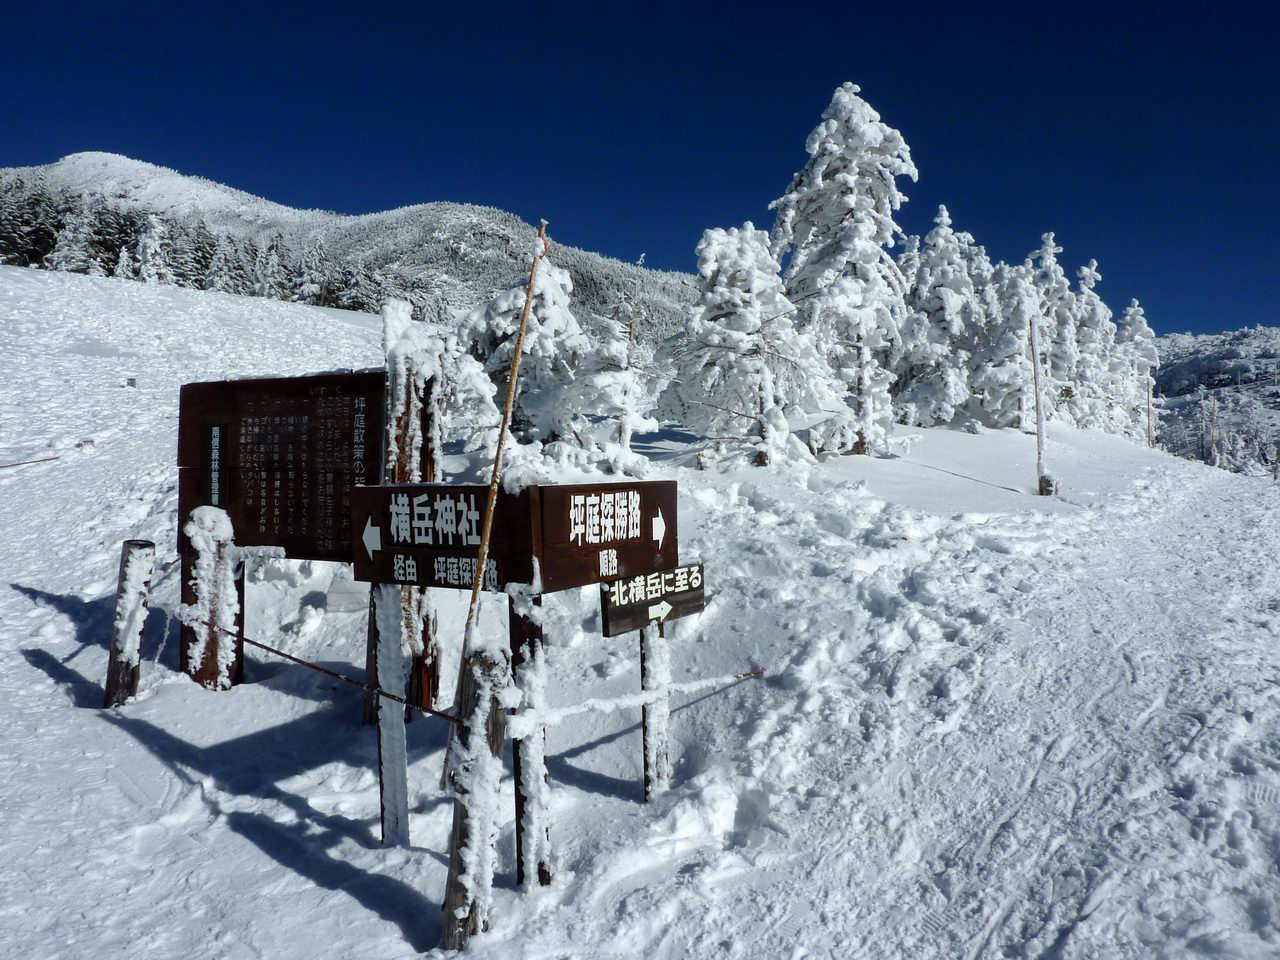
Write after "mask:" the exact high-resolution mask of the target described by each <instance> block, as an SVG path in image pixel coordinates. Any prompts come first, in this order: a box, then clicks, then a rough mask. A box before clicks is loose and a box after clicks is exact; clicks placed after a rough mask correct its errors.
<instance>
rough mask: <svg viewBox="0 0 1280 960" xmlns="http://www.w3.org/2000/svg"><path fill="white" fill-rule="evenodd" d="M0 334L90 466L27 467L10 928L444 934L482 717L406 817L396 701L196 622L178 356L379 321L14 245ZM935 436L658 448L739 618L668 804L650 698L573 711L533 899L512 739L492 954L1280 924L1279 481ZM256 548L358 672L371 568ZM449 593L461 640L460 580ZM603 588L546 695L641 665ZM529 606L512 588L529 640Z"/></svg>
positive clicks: (57, 447)
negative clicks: (381, 826) (125, 591)
mask: <svg viewBox="0 0 1280 960" xmlns="http://www.w3.org/2000/svg"><path fill="white" fill-rule="evenodd" d="M87 339H92V340H93V341H94V342H95V343H98V344H101V345H102V347H103V349H101V350H95V351H94V352H90V353H86V352H84V351H82V350H81V351H77V350H76V349H74V348H75V346H76V345H77V344H82V343H84V342H85V341H86V340H87ZM0 357H2V358H3V363H4V367H5V374H6V376H5V377H4V378H3V380H2V381H0V463H11V462H13V461H17V460H23V459H31V458H36V457H41V456H49V455H52V454H55V453H56V454H58V455H59V459H57V460H53V461H49V462H44V463H36V464H29V465H26V466H21V467H14V468H8V469H4V470H0V524H3V526H4V529H5V530H6V536H5V537H3V538H0V577H2V578H3V579H2V581H0V582H3V583H4V584H5V585H6V588H4V589H0V682H2V683H3V686H4V689H5V691H6V696H5V698H4V701H3V705H2V706H0V718H2V721H3V724H4V727H5V730H6V750H5V751H4V752H3V755H0V809H3V810H4V812H5V815H4V817H3V818H0V883H2V884H3V887H4V889H5V890H6V891H7V893H6V897H5V901H4V905H3V907H0V944H3V947H4V949H3V950H0V952H2V953H6V954H9V953H12V954H14V955H22V956H32V957H65V958H79V957H86V958H88V957H95V958H98V957H130V958H141V960H159V958H179V957H181V958H186V957H190V956H219V957H228V958H241V957H244V958H248V957H263V956H266V957H272V958H284V960H288V958H293V957H298V958H303V957H305V958H307V960H327V958H339V957H348V956H351V955H352V953H353V952H357V951H358V952H360V953H361V954H368V955H371V956H378V957H385V958H407V957H413V956H418V955H421V954H423V953H428V954H430V952H431V951H432V950H433V949H434V947H435V945H436V943H437V942H438V939H439V934H440V929H441V918H440V910H439V905H440V902H441V900H442V895H443V889H444V881H445V873H446V865H445V862H444V861H445V859H446V858H447V852H448V848H447V844H448V834H449V829H450V823H451V812H452V811H451V808H452V804H451V802H449V799H448V798H447V796H446V795H445V794H442V793H441V792H440V791H439V790H438V782H439V774H440V764H441V760H442V758H443V752H444V742H445V724H444V722H442V721H438V720H434V719H429V718H421V719H416V720H415V721H414V722H413V723H410V724H408V726H407V728H406V753H407V761H408V779H407V801H408V803H407V808H408V819H409V825H410V827H411V835H412V838H413V845H412V846H407V847H383V846H382V845H381V844H380V842H379V837H378V829H377V827H378V816H379V809H378V778H377V748H376V743H375V738H374V734H373V731H372V730H370V729H369V728H365V727H362V726H360V722H359V718H360V708H361V693H360V691H359V690H357V689H355V688H348V687H347V686H346V685H341V684H338V683H336V682H335V681H333V680H332V679H330V678H326V677H324V676H323V675H321V674H317V673H315V672H312V671H309V670H305V669H303V668H301V667H296V666H294V665H292V664H287V663H283V662H280V661H277V660H274V659H272V658H270V657H268V656H266V655H263V654H258V653H255V652H253V651H252V650H251V651H250V653H249V662H248V664H247V668H246V673H247V682H246V683H244V684H242V685H239V686H237V687H235V688H234V689H232V690H230V691H226V692H211V691H206V690H203V689H201V688H199V687H197V686H196V685H195V684H192V683H191V682H190V681H189V680H188V679H186V678H185V677H183V676H181V675H180V674H178V673H177V662H176V661H177V649H176V643H177V640H176V638H177V633H178V631H177V630H176V629H174V628H173V627H174V623H173V620H172V615H173V613H174V611H175V610H176V608H177V599H178V598H177V592H178V590H177V588H178V583H177V579H178V573H177V566H176V563H175V555H174V536H175V532H176V528H177V524H178V517H177V515H176V501H177V494H176V468H175V467H174V466H173V463H174V460H175V455H174V454H175V448H176V422H177V421H176V415H177V397H178V386H179V385H180V384H181V383H183V382H187V381H192V380H200V379H213V378H216V377H226V376H247V375H259V376H262V375H270V374H297V373H304V372H314V371H320V370H327V369H334V368H335V367H351V368H362V367H369V366H373V365H376V364H380V363H381V362H382V341H381V327H380V325H379V322H378V319H377V318H376V317H373V316H360V315H353V314H343V313H341V312H338V311H327V310H320V309H317V308H310V307H303V306H299V305H293V304H285V303H279V302H270V301H263V300H255V299H250V298H237V297H233V296H230V295H225V294H212V293H200V292H195V291H189V290H182V289H175V288H170V287H157V286H147V285H143V284H138V283H133V282H129V281H123V280H115V279H111V278H91V277H83V276H79V275H69V274H59V273H49V272H41V271H32V270H20V269H15V268H0ZM130 376H132V377H137V378H138V387H136V388H127V387H124V386H123V385H122V384H123V382H124V380H125V378H126V377H130ZM918 432H919V433H920V440H919V441H918V442H917V443H915V444H914V445H912V446H911V448H910V450H909V452H903V453H901V454H900V455H898V456H896V457H892V458H873V457H836V458H833V459H830V460H826V461H825V462H821V463H815V464H811V465H791V466H788V467H787V468H786V469H773V468H756V467H750V466H742V467H736V468H733V469H726V470H723V471H698V470H695V469H692V468H691V467H689V466H686V464H687V463H690V462H691V461H692V460H694V459H695V458H694V456H693V455H692V453H691V452H690V450H689V448H688V445H687V439H686V437H685V436H684V435H682V434H679V433H676V432H674V431H669V432H667V433H664V434H661V435H649V436H644V435H641V436H639V437H637V441H638V442H637V449H640V450H642V451H644V452H646V453H647V454H648V455H649V456H650V457H651V458H652V462H651V464H650V466H649V475H650V476H651V477H654V478H657V479H664V478H671V479H676V480H678V481H679V483H680V517H679V529H680V534H681V541H682V542H681V561H682V562H686V563H687V562H694V561H698V560H701V561H702V562H703V563H705V564H706V571H707V594H708V605H707V609H706V611H705V612H704V613H703V614H701V615H700V616H698V617H693V618H687V619H684V620H680V621H676V622H674V623H672V624H669V625H668V629H667V634H668V638H669V646H670V661H671V666H670V673H671V684H672V687H671V691H672V703H671V760H672V766H673V777H672V781H671V787H670V789H669V791H668V792H667V793H665V794H663V795H662V796H660V797H658V798H656V799H655V800H654V801H653V802H652V803H649V804H645V803H643V802H642V797H643V791H642V786H641V780H640V769H641V746H640V736H639V729H638V722H639V709H638V707H639V704H638V703H635V702H634V701H633V703H632V705H630V706H628V707H627V708H625V709H620V710H615V711H603V710H602V711H594V712H590V713H576V714H573V715H572V717H571V719H570V716H569V715H568V714H564V715H562V716H563V717H564V722H560V723H555V724H553V725H551V726H550V727H548V729H547V740H546V763H547V768H548V771H549V774H550V783H549V786H548V801H549V810H548V814H547V815H548V819H549V826H550V832H551V845H552V847H551V848H552V850H553V851H554V853H555V857H554V861H553V871H554V882H553V884H552V886H551V887H549V888H540V889H537V890H534V891H531V892H524V891H521V890H518V889H516V888H515V886H514V882H513V878H514V867H515V862H514V848H513V824H512V818H513V802H512V785H511V777H510V772H509V767H507V766H506V765H505V764H504V765H502V766H499V765H498V764H497V763H492V764H482V769H481V770H480V771H479V773H480V774H481V775H482V776H484V777H488V778H489V779H490V781H491V782H493V781H498V778H499V777H500V778H501V779H500V781H499V790H500V801H499V805H498V806H496V807H494V808H492V809H491V810H489V811H486V813H487V814H489V815H491V816H492V821H491V823H492V829H493V830H494V831H495V832H496V833H497V836H498V843H497V847H496V850H495V852H494V854H493V855H494V857H495V858H496V867H497V876H496V879H495V882H494V884H493V886H492V888H491V889H489V888H485V887H484V886H483V879H482V877H483V873H484V871H483V870H482V869H480V868H481V867H483V864H482V863H481V862H480V861H479V860H477V859H472V860H470V861H469V863H470V865H471V866H473V867H475V868H476V874H475V875H476V877H477V882H478V883H479V884H480V887H479V888H478V893H480V894H481V895H482V896H483V897H485V898H486V899H487V901H488V902H489V903H490V904H491V910H490V915H489V917H490V922H491V929H490V930H489V932H488V933H487V934H485V935H483V936H481V937H479V938H477V940H476V941H474V943H473V945H472V948H471V951H470V955H472V956H475V957H493V958H504V960H505V958H509V957H512V956H573V957H632V956H672V957H677V956H678V957H693V958H701V957H707V958H710V957H776V956H782V957H800V956H805V957H840V958H846V957H859V956H868V957H871V956H874V957H912V958H947V960H950V958H955V957H986V956H993V957H994V956H1008V957H1037V956H1049V957H1061V958H1077V957H1078V958H1086V957H1108V958H1113V957H1114V958H1122V960H1129V958H1132V960H1139V958H1149V957H1161V956H1166V957H1184V956H1190V955H1200V954H1207V955H1213V954H1218V955H1223V956H1234V957H1245V958H1268V957H1274V956H1275V955H1276V953H1277V950H1278V949H1280V911H1277V909H1276V904H1277V903H1280V869H1278V867H1277V854H1276V851H1277V850H1278V849H1280V755H1277V752H1276V744H1277V743H1280V698H1277V697H1276V695H1275V690H1276V677H1277V668H1278V665H1280V645H1278V644H1277V643H1276V636H1277V632H1278V631H1280V603H1278V601H1277V598H1278V597H1280V571H1277V568H1276V565H1275V562H1274V557H1275V555H1276V552H1277V550H1278V549H1280V522H1278V521H1280V489H1278V488H1277V485H1276V484H1274V483H1273V482H1269V481H1261V480H1257V479H1254V478H1251V477H1248V476H1243V475H1237V474H1232V473H1228V472H1226V471H1221V470H1215V469H1212V468H1209V467H1206V466H1204V465H1202V464H1198V463H1190V462H1186V461H1183V460H1180V459H1177V458H1174V457H1170V456H1169V455H1167V454H1164V453H1162V452H1160V451H1156V450H1149V449H1146V448H1144V447H1142V446H1140V445H1137V444H1134V443H1131V442H1129V441H1127V440H1125V439H1123V438H1121V437H1117V436H1111V435H1105V434H1100V433H1094V432H1088V431H1080V430H1077V429H1074V428H1072V427H1070V426H1068V425H1066V424H1064V423H1052V424H1050V429H1049V432H1048V436H1047V443H1048V449H1047V451H1046V459H1047V461H1048V462H1049V463H1050V464H1051V465H1052V467H1053V471H1054V474H1055V476H1056V477H1057V478H1058V479H1059V480H1060V481H1061V483H1062V495H1061V496H1060V497H1037V496H1033V495H1032V491H1033V489H1034V485H1035V482H1036V478H1035V441H1034V438H1033V437H1031V436H1028V435H1025V434H1023V433H1020V432H1018V431H1016V430H983V431H979V432H977V433H967V432H963V431H959V430H951V429H946V428H929V429H923V430H920V431H918ZM88 438H92V440H93V441H94V442H93V443H92V445H81V446H77V443H79V442H80V441H82V440H84V439H88ZM454 466H456V467H459V468H461V466H462V464H461V461H459V462H458V463H456V464H454ZM130 537H137V538H145V539H150V540H154V541H155V542H156V544H157V558H156V561H157V562H156V572H155V576H154V578H153V583H152V603H151V609H150V611H149V613H148V616H147V620H146V623H145V625H144V629H143V642H142V648H141V655H142V683H141V690H140V694H139V697H138V698H137V699H136V700H135V701H133V702H131V703H129V704H128V705H126V706H124V707H122V708H119V709H116V710H110V711H103V710H100V709H99V705H100V704H101V702H102V697H101V688H100V682H101V680H102V676H103V672H104V669H105V666H106V649H105V647H106V644H107V643H108V641H109V637H110V630H111V627H112V624H113V616H114V594H115V586H116V574H117V569H118V559H119V548H120V541H121V540H123V539H126V538H130ZM249 580H250V582H249V586H248V593H247V598H246V602H247V607H248V609H247V611H246V615H247V625H246V632H247V635H248V636H249V637H251V638H257V639H262V640H264V641H265V642H268V643H271V644H272V645H273V646H279V647H280V648H281V649H283V650H285V651H287V652H289V653H291V654H294V655H297V656H302V657H305V658H306V659H309V660H312V661H315V662H319V663H321V664H323V665H325V666H326V667H329V668H332V669H335V670H339V671H342V672H344V673H347V674H348V675H351V676H355V677H359V676H360V669H361V664H362V663H363V659H364V640H365V629H366V623H367V619H366V618H367V608H366V602H367V590H366V589H364V588H362V587H361V586H360V585H358V584H354V583H352V581H351V578H350V573H349V571H346V570H344V569H343V568H341V567H338V566H333V565H326V564H319V563H297V562H284V561H275V560H262V561H260V562H259V564H258V566H257V569H256V570H254V571H251V573H250V578H249ZM437 596H438V597H439V611H440V630H441V633H442V636H446V637H451V638H453V637H456V636H457V633H458V631H459V630H460V629H461V624H462V621H463V617H464V616H465V611H466V598H465V595H464V594H445V593H444V592H438V593H437ZM597 598H598V591H596V590H594V589H588V590H583V591H573V592H569V593H564V594H556V595H554V596H551V597H548V598H547V600H546V602H545V603H544V606H543V616H544V622H545V631H546V647H545V657H546V664H545V672H546V690H545V696H546V700H547V704H546V708H547V711H548V715H551V714H552V712H554V711H557V710H567V709H568V708H571V707H573V706H574V705H577V704H581V703H582V702H583V701H586V700H590V699H592V698H600V699H605V700H608V699H611V698H615V697H640V696H641V695H640V692H639V661H638V653H639V651H638V641H637V638H636V637H635V636H634V635H631V636H623V637H618V638H615V639H611V640H605V639H602V638H601V637H600V636H599V611H598V599H597ZM506 603H507V598H506V597H505V596H501V595H498V596H494V597H487V598H486V600H485V602H484V603H483V604H482V606H481V610H480V617H479V623H478V626H477V631H478V633H480V634H482V635H483V636H484V637H485V638H488V639H489V640H490V641H491V642H494V643H496V642H498V639H497V638H505V636H506V632H507V624H506V619H505V618H506V613H505V607H506ZM306 611H312V612H309V613H308V612H306ZM315 611H322V612H323V616H321V617H318V618H317V615H316V613H315ZM166 638H167V640H166ZM756 666H762V667H764V668H765V669H766V671H767V672H766V674H765V676H764V678H762V679H752V680H747V681H741V682H738V683H724V684H722V685H717V686H712V687H709V688H707V687H703V688H701V689H699V690H697V691H696V692H682V691H684V690H685V688H683V687H682V684H685V683H692V682H696V681H700V680H703V679H706V678H716V677H724V676H729V675H733V674H736V673H738V672H741V671H743V670H746V669H749V668H752V667H756ZM445 683H446V684H447V685H448V686H449V688H451V683H452V680H451V678H446V680H445ZM494 694H495V695H498V696H501V695H502V691H494ZM503 702H505V701H503ZM475 740H476V742H478V743H479V742H480V741H482V738H480V737H477V738H475ZM486 752H487V751H485V749H484V747H483V745H482V743H481V745H480V751H479V753H480V755H481V756H483V755H484V754H485V753H486ZM486 829H488V828H487V827H486ZM486 849H487V848H486ZM475 855H476V857H479V858H483V857H484V856H486V854H484V853H482V852H481V851H480V849H477V851H475ZM436 955H439V954H436Z"/></svg>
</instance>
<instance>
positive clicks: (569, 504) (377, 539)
mask: <svg viewBox="0 0 1280 960" xmlns="http://www.w3.org/2000/svg"><path fill="white" fill-rule="evenodd" d="M486 493H487V489H486V488H485V487H484V486H481V485H462V484H440V483H436V484H395V485H388V486H380V487H358V488H356V490H355V492H354V493H353V494H352V508H351V509H352V514H351V520H352V522H351V535H352V547H351V549H352V551H353V554H354V561H355V568H354V571H355V578H356V579H357V580H361V581H367V582H370V583H413V584H418V585H420V586H427V587H452V588H455V589H459V590H469V589H470V588H471V584H472V578H473V577H474V575H475V563H476V560H477V558H478V555H479V546H480V524H481V522H482V520H483V516H484V505H485V496H486ZM677 541H678V531H677V529H676V484H675V482H674V481H670V480H659V481H649V482H641V481H624V482H620V483H600V484H568V485H554V486H531V487H527V488H525V489H524V490H522V491H521V492H520V493H519V494H514V495H513V494H508V493H500V494H499V495H498V501H497V503H496V505H495V508H494V521H493V535H492V538H491V543H490V545H489V562H488V564H486V566H487V567H488V570H487V571H486V574H485V584H484V585H485V588H486V589H489V590H501V589H502V588H503V587H505V586H506V585H507V584H513V583H531V582H532V581H533V578H534V570H535V566H534V564H535V561H536V563H537V570H538V572H539V574H540V576H541V582H542V592H543V593H555V592H556V591H558V590H569V589H571V588H573V587H582V586H587V585H589V584H593V583H599V582H601V581H602V580H613V579H616V578H618V577H635V576H640V575H647V574H650V573H653V572H655V571H659V570H670V569H672V568H674V567H675V566H676V558H677V553H678V550H677Z"/></svg>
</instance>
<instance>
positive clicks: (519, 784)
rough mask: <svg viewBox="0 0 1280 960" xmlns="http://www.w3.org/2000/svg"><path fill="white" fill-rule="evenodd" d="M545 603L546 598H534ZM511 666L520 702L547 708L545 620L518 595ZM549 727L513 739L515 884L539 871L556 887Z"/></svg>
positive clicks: (543, 882)
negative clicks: (526, 610)
mask: <svg viewBox="0 0 1280 960" xmlns="http://www.w3.org/2000/svg"><path fill="white" fill-rule="evenodd" d="M526 602H529V603H531V604H532V605H533V606H534V607H540V606H541V605H542V598H541V597H534V598H533V599H532V600H531V601H526ZM508 604H509V610H510V612H509V618H510V619H509V623H510V635H511V668H512V670H513V672H514V674H515V681H516V686H517V687H519V688H520V691H521V693H522V694H523V695H524V696H523V700H522V703H521V706H522V707H523V708H524V709H526V710H533V711H535V712H536V711H538V710H541V709H542V708H543V707H544V706H545V700H546V697H545V690H546V670H545V663H544V660H543V657H544V654H543V650H542V624H540V623H538V622H536V621H535V619H534V618H533V617H531V616H528V615H523V614H520V613H518V612H517V609H518V606H519V604H520V602H519V601H517V599H516V598H514V597H512V598H510V599H509V600H508ZM546 739H547V735H546V731H545V730H543V729H542V728H541V727H539V728H538V729H537V730H535V731H534V732H533V733H531V734H530V735H529V736H528V737H525V738H524V739H522V740H512V741H511V766H512V774H513V779H514V780H515V800H516V883H517V884H519V885H521V886H524V885H525V884H526V883H531V882H532V877H533V875H535V874H536V875H537V878H538V884H539V886H543V887H546V886H550V885H551V864H550V860H551V855H550V847H551V833H550V824H549V823H548V814H549V811H548V809H547V808H548V803H547V765H546Z"/></svg>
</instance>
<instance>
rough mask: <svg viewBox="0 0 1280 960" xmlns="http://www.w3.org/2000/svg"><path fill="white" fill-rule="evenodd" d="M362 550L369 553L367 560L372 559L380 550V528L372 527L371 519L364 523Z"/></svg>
mask: <svg viewBox="0 0 1280 960" xmlns="http://www.w3.org/2000/svg"><path fill="white" fill-rule="evenodd" d="M361 539H363V540H364V548H365V550H367V551H368V553H369V559H370V560H372V559H373V555H374V554H375V553H377V552H378V551H379V550H381V549H382V528H381V527H375V526H374V525H373V517H370V518H369V519H368V520H366V521H365V522H364V536H363V537H362V538H361Z"/></svg>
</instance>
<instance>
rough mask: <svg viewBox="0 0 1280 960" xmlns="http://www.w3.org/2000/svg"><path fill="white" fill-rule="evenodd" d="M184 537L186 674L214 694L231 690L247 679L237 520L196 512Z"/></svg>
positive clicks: (211, 510) (217, 511)
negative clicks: (236, 535)
mask: <svg viewBox="0 0 1280 960" xmlns="http://www.w3.org/2000/svg"><path fill="white" fill-rule="evenodd" d="M182 533H183V534H184V536H185V537H186V543H185V546H184V545H180V549H182V553H183V565H182V570H183V573H182V579H183V583H182V594H183V604H182V606H181V608H180V610H179V619H180V620H181V621H182V624H183V630H182V644H181V648H180V651H179V657H180V659H181V666H182V670H183V672H184V673H186V674H187V675H188V676H189V677H191V679H192V680H194V681H196V683H198V684H200V685H201V686H204V687H207V688H209V689H210V690H229V689H231V686H232V685H233V684H236V683H239V682H240V680H241V677H242V676H243V674H244V617H243V611H244V567H243V565H242V564H241V563H240V551H239V548H237V547H236V544H235V532H234V530H233V529H232V526H231V517H229V516H228V515H227V512H226V511H225V510H222V509H221V508H219V507H211V506H203V507H196V508H195V509H194V510H192V511H191V518H190V520H189V521H188V522H187V523H186V524H184V525H183V528H182ZM233 638H234V639H233Z"/></svg>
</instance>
